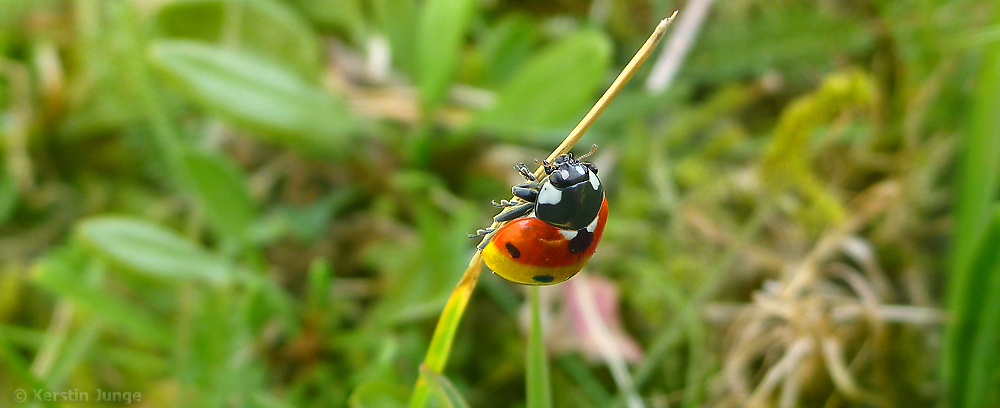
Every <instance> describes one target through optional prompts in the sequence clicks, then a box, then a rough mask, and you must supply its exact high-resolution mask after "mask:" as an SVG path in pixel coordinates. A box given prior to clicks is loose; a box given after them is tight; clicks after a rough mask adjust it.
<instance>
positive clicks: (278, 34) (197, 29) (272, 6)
mask: <svg viewBox="0 0 1000 408" xmlns="http://www.w3.org/2000/svg"><path fill="white" fill-rule="evenodd" d="M156 23H157V28H158V29H159V32H160V34H162V35H163V36H167V37H175V38H182V39H191V40H199V41H206V42H213V43H218V44H220V45H224V46H226V47H228V48H236V49H239V50H244V51H249V52H252V53H256V54H258V55H260V56H262V57H265V58H267V59H269V60H271V61H276V62H281V63H283V64H288V65H289V66H291V67H294V68H295V69H296V70H298V71H299V72H300V73H301V74H303V75H306V76H308V77H316V76H317V75H318V74H319V70H320V66H321V54H320V50H321V46H320V41H319V38H317V37H316V35H315V34H314V33H313V31H312V29H311V28H310V27H309V23H308V22H307V21H305V19H303V18H302V17H301V16H300V15H298V14H297V13H296V12H295V10H293V9H290V8H289V7H287V6H285V5H284V4H283V3H279V2H275V1H273V0H254V1H241V0H175V1H171V2H167V3H166V4H164V5H163V6H162V7H160V9H159V10H158V12H157V14H156Z"/></svg>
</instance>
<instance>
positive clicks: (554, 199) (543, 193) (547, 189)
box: [538, 183, 562, 205]
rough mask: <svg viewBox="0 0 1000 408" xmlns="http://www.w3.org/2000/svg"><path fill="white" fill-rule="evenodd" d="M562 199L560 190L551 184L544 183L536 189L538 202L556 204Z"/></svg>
mask: <svg viewBox="0 0 1000 408" xmlns="http://www.w3.org/2000/svg"><path fill="white" fill-rule="evenodd" d="M560 201H562V190H560V189H558V188H555V187H554V186H553V185H552V184H548V183H546V184H545V185H544V186H542V189H541V190H540V191H538V204H551V205H556V204H559V202H560Z"/></svg>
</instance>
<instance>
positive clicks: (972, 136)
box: [941, 44, 1000, 408]
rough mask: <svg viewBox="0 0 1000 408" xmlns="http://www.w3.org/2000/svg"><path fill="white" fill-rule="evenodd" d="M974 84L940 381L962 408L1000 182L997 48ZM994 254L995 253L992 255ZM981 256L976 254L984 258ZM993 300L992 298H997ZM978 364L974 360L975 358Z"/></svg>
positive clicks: (993, 47)
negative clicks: (982, 260)
mask: <svg viewBox="0 0 1000 408" xmlns="http://www.w3.org/2000/svg"><path fill="white" fill-rule="evenodd" d="M981 61H982V62H981V66H980V67H979V76H978V78H977V79H978V80H977V83H976V87H975V89H976V93H975V95H974V98H973V101H972V104H971V105H972V106H971V111H970V114H969V115H970V116H969V122H968V125H967V128H966V129H967V131H966V132H965V133H964V138H963V141H962V142H963V146H962V151H961V153H960V157H959V162H958V174H959V176H958V180H957V184H958V188H957V191H956V198H955V217H954V219H955V224H954V225H955V226H954V233H953V240H952V252H951V260H950V261H951V265H950V267H951V273H950V276H949V285H948V286H949V287H948V294H947V302H948V311H949V313H950V320H949V325H948V327H947V329H946V330H945V337H944V347H943V352H942V357H941V376H942V379H943V381H944V385H945V389H946V390H947V391H946V393H947V395H948V397H947V398H948V402H949V405H950V406H952V407H953V408H962V407H965V406H966V405H963V402H969V401H967V400H966V399H965V398H966V396H965V391H964V390H965V387H966V386H968V385H969V384H968V382H969V381H970V380H971V379H970V378H969V377H968V376H969V374H970V371H969V370H970V363H971V361H972V360H973V359H974V357H973V356H974V355H973V354H971V352H972V348H971V347H970V345H971V344H972V342H973V339H974V338H975V337H976V331H977V330H978V329H980V328H978V327H977V324H976V320H975V319H976V317H977V316H980V315H981V313H982V312H983V310H982V307H983V305H984V304H985V303H986V302H987V296H989V294H988V293H986V292H985V286H986V284H987V282H989V276H988V275H987V274H988V273H989V269H990V268H989V267H985V268H983V267H978V266H977V265H974V264H975V263H977V260H976V259H977V254H976V251H977V250H987V251H989V250H988V249H984V248H983V241H984V240H986V235H987V232H988V225H989V222H988V221H989V218H990V214H989V211H990V206H991V205H993V204H992V203H993V202H994V201H995V200H996V198H997V188H998V181H1000V161H998V160H997V157H1000V137H998V136H997V135H1000V122H997V120H996V118H998V117H1000V98H997V95H1000V44H992V45H990V46H989V48H988V49H986V50H985V52H984V54H983V56H982V60H981ZM993 251H995V249H993ZM983 255H984V254H979V257H982V256H983ZM993 296H996V295H995V294H994V295H993ZM975 359H978V357H975Z"/></svg>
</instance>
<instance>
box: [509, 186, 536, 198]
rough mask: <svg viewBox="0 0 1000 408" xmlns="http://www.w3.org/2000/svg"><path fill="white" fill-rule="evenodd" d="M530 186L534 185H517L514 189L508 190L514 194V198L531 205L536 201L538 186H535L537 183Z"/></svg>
mask: <svg viewBox="0 0 1000 408" xmlns="http://www.w3.org/2000/svg"><path fill="white" fill-rule="evenodd" d="M525 184H529V183H525ZM531 184H536V185H534V186H526V185H524V184H518V185H516V186H514V188H512V189H510V191H511V192H512V193H514V197H517V198H520V199H522V200H524V201H527V202H529V203H533V202H535V200H537V199H538V186H537V184H538V183H531Z"/></svg>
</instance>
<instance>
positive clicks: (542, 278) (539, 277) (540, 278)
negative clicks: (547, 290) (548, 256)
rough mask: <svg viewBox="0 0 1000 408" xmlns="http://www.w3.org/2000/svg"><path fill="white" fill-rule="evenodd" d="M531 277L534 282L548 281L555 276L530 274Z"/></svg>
mask: <svg viewBox="0 0 1000 408" xmlns="http://www.w3.org/2000/svg"><path fill="white" fill-rule="evenodd" d="M531 279H534V280H535V281H536V282H542V283H549V282H552V280H554V279H555V278H553V277H552V275H535V276H532V277H531Z"/></svg>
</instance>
